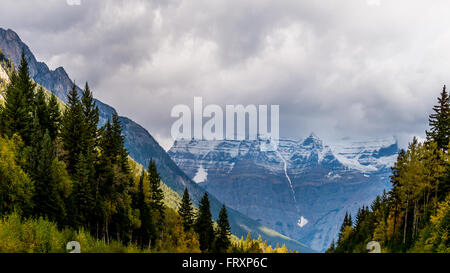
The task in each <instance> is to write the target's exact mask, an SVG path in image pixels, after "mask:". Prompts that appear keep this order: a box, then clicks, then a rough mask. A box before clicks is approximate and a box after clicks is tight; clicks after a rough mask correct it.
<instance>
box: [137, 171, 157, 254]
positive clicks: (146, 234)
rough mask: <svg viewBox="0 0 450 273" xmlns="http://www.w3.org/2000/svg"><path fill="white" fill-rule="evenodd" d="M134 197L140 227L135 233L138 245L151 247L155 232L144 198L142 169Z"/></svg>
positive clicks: (151, 215) (151, 213)
mask: <svg viewBox="0 0 450 273" xmlns="http://www.w3.org/2000/svg"><path fill="white" fill-rule="evenodd" d="M136 199H137V200H136V203H137V204H136V207H137V208H138V209H139V212H140V220H141V227H140V228H139V229H138V233H137V237H138V241H139V245H140V246H141V247H143V248H151V247H152V246H154V245H155V243H156V232H155V225H154V223H153V212H152V209H151V207H150V205H149V204H148V202H147V200H146V195H145V190H144V171H142V175H141V177H140V180H139V185H138V192H137V198H136Z"/></svg>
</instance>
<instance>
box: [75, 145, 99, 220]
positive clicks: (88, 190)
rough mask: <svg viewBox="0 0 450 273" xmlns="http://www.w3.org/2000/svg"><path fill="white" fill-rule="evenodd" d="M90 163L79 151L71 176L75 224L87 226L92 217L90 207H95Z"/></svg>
mask: <svg viewBox="0 0 450 273" xmlns="http://www.w3.org/2000/svg"><path fill="white" fill-rule="evenodd" d="M90 170H91V165H90V163H89V162H88V161H87V160H86V157H85V155H83V154H82V153H80V155H79V159H78V160H77V165H76V168H75V175H74V177H73V180H74V181H73V183H74V186H73V198H74V205H75V210H76V215H74V217H76V218H77V221H76V224H77V225H81V226H84V227H87V228H88V227H89V224H90V221H91V219H92V216H91V215H92V209H93V208H94V207H95V188H94V184H93V183H91V181H90V172H91V171H90Z"/></svg>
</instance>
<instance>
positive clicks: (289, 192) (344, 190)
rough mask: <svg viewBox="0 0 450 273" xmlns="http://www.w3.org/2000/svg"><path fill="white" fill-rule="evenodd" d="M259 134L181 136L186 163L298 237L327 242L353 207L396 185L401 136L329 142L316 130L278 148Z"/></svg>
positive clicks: (223, 196)
mask: <svg viewBox="0 0 450 273" xmlns="http://www.w3.org/2000/svg"><path fill="white" fill-rule="evenodd" d="M265 145H266V143H265V142H264V141H263V140H255V141H248V140H247V141H230V140H225V141H198V140H186V141H184V140H182V141H176V142H175V143H174V145H173V147H172V148H171V149H170V151H169V155H170V156H171V158H172V159H173V160H174V161H175V162H176V163H177V165H178V166H180V168H181V169H182V170H183V171H184V172H185V173H186V174H187V175H188V176H189V177H191V178H193V180H194V181H196V182H201V183H200V184H199V185H201V186H202V187H203V188H205V189H206V190H208V191H209V192H211V193H212V194H214V195H215V196H216V197H217V198H219V200H221V201H222V202H225V203H226V204H228V205H229V206H230V207H232V208H234V209H236V210H238V211H240V212H241V213H243V214H245V215H247V216H249V217H252V218H254V219H256V220H258V221H259V222H260V223H261V224H263V225H265V226H268V227H270V228H273V229H275V230H276V231H278V232H280V233H282V234H285V235H287V236H289V237H291V238H294V239H297V240H299V241H301V242H305V243H307V244H308V245H309V246H311V247H312V248H314V249H318V250H322V251H323V250H324V249H325V248H326V247H328V246H329V244H330V243H331V240H332V239H333V238H335V236H336V235H337V232H338V230H339V227H340V224H341V221H342V219H343V216H344V214H345V213H346V211H349V212H352V213H354V212H355V211H356V210H357V209H358V208H359V207H360V206H361V205H362V204H366V205H367V204H370V202H372V200H373V198H375V197H376V195H378V194H380V193H381V192H382V191H383V190H384V189H386V188H387V187H388V186H389V182H388V180H389V174H390V169H389V167H390V164H391V163H392V159H393V158H394V160H395V157H396V153H397V151H398V147H397V144H396V142H395V140H393V139H388V140H384V141H380V140H373V141H369V142H365V143H361V142H359V144H358V142H357V143H356V144H355V143H353V142H349V143H342V145H341V146H338V145H336V146H334V147H329V146H327V145H324V144H323V142H322V141H321V140H320V139H319V138H318V137H317V136H315V135H314V134H311V135H310V136H309V137H308V138H306V139H304V140H300V141H297V140H288V139H282V140H280V142H279V148H278V151H276V152H274V151H268V150H267V149H264V147H265Z"/></svg>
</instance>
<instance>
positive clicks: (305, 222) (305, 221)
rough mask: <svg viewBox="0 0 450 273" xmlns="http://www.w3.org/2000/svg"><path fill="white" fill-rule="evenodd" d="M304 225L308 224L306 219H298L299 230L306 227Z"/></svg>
mask: <svg viewBox="0 0 450 273" xmlns="http://www.w3.org/2000/svg"><path fill="white" fill-rule="evenodd" d="M306 224H308V219H306V218H305V217H303V216H302V217H300V219H298V222H297V225H298V226H299V227H301V228H303V227H304V226H306Z"/></svg>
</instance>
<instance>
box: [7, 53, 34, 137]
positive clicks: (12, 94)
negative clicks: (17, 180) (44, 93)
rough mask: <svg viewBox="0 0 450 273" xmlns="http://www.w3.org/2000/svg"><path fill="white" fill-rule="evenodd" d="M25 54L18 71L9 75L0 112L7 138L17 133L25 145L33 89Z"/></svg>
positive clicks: (28, 132) (31, 118)
mask: <svg viewBox="0 0 450 273" xmlns="http://www.w3.org/2000/svg"><path fill="white" fill-rule="evenodd" d="M35 87H36V85H35V84H34V83H33V82H32V80H31V78H30V75H29V72H28V63H27V61H26V59H25V54H24V53H23V52H22V58H21V63H20V66H19V70H18V71H17V72H16V71H14V72H13V73H12V74H11V79H10V83H9V84H8V86H7V88H6V94H5V106H4V107H3V109H2V111H1V115H0V117H1V119H2V131H3V132H4V133H5V134H6V135H7V136H9V137H11V136H12V135H13V134H15V133H17V134H18V135H19V136H20V137H21V138H22V140H23V141H24V142H25V144H26V145H28V144H30V142H31V133H30V130H31V126H32V120H33V117H32V114H33V105H34V89H35Z"/></svg>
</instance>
